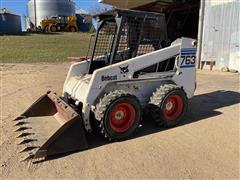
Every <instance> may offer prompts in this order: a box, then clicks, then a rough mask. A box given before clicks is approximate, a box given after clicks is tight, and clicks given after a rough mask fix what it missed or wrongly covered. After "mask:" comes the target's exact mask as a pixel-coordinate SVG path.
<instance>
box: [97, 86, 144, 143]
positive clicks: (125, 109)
mask: <svg viewBox="0 0 240 180" xmlns="http://www.w3.org/2000/svg"><path fill="white" fill-rule="evenodd" d="M94 115H95V119H96V121H97V122H96V124H97V125H98V128H97V129H99V131H100V133H101V134H103V135H104V137H105V138H107V139H109V140H122V139H126V138H128V137H129V136H131V135H132V134H133V133H134V131H135V130H136V129H137V128H138V126H139V124H140V121H141V105H140V103H139V101H138V99H137V98H136V97H135V96H133V95H130V94H128V93H126V92H124V91H121V90H118V91H114V92H110V93H109V94H106V95H105V96H104V97H103V98H102V99H101V100H100V101H99V103H98V104H97V105H96V109H95V111H94Z"/></svg>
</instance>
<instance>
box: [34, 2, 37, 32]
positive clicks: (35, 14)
mask: <svg viewBox="0 0 240 180" xmlns="http://www.w3.org/2000/svg"><path fill="white" fill-rule="evenodd" d="M36 7H37V6H36V0H34V21H35V22H34V24H35V27H34V29H35V31H37V9H36Z"/></svg>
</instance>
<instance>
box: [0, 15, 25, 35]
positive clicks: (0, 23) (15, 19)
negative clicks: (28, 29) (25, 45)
mask: <svg viewBox="0 0 240 180" xmlns="http://www.w3.org/2000/svg"><path fill="white" fill-rule="evenodd" d="M0 32H1V33H19V32H21V17H20V16H17V15H13V14H7V13H4V14H0Z"/></svg>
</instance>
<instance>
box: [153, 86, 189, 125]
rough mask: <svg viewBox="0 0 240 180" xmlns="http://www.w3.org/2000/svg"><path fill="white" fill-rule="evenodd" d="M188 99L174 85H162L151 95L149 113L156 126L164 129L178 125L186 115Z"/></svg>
mask: <svg viewBox="0 0 240 180" xmlns="http://www.w3.org/2000/svg"><path fill="white" fill-rule="evenodd" d="M187 108H188V99H187V96H186V94H185V92H184V91H183V90H182V89H181V88H180V87H178V86H177V85H175V84H164V85H162V86H160V88H159V89H157V90H156V92H155V93H153V96H152V97H151V98H150V102H149V112H150V115H151V117H152V119H153V120H154V122H155V123H156V124H157V125H161V126H164V127H166V128H170V127H174V126H176V125H178V124H179V123H180V122H181V120H182V119H183V117H184V115H185V114H186V111H187Z"/></svg>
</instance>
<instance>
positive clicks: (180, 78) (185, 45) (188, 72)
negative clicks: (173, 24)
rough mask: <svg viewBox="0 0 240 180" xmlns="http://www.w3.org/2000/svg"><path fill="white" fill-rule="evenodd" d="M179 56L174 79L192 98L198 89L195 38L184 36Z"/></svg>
mask: <svg viewBox="0 0 240 180" xmlns="http://www.w3.org/2000/svg"><path fill="white" fill-rule="evenodd" d="M189 40H190V41H189ZM179 57H180V58H179V60H178V62H177V66H178V72H177V73H176V75H175V76H174V77H173V81H174V82H175V83H176V84H177V85H178V86H181V87H183V89H184V90H185V92H186V93H187V96H188V98H191V97H192V96H193V95H194V92H195V89H196V45H195V44H194V40H191V39H188V38H182V45H181V51H180V55H179Z"/></svg>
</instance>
